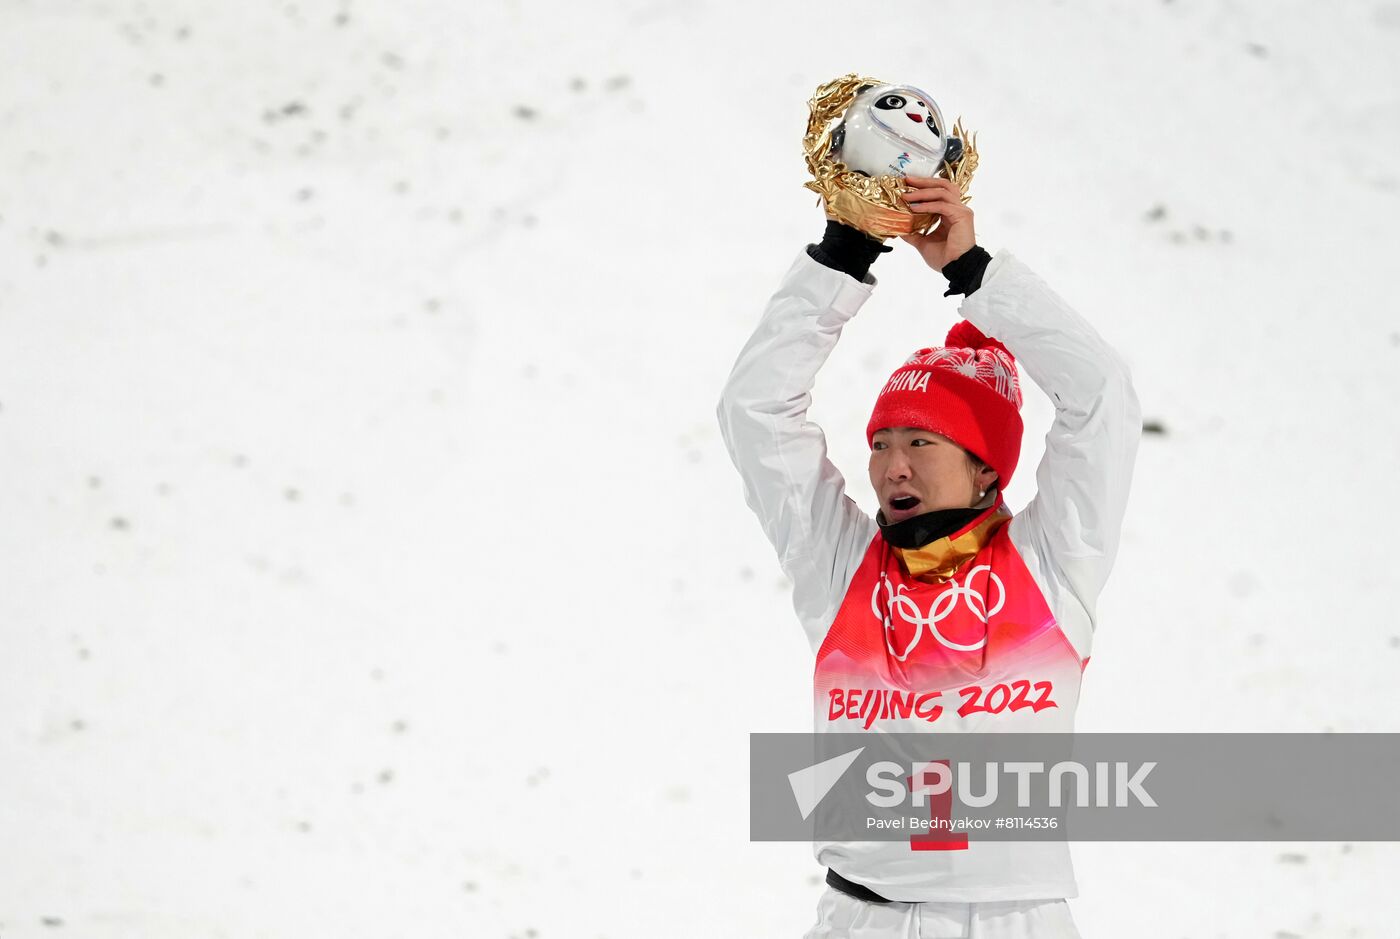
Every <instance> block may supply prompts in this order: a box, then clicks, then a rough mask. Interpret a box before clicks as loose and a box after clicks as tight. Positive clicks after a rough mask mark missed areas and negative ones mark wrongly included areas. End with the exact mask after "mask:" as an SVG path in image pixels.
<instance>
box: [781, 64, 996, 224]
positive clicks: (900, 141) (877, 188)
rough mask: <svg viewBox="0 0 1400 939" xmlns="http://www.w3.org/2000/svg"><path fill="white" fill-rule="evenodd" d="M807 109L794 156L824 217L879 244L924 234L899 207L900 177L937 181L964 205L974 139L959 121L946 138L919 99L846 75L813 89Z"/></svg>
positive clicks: (934, 110) (918, 217) (934, 108)
mask: <svg viewBox="0 0 1400 939" xmlns="http://www.w3.org/2000/svg"><path fill="white" fill-rule="evenodd" d="M807 107H808V109H809V111H810V114H809V116H808V119H807V134H806V136H804V137H803V138H802V149H803V150H804V151H805V152H806V155H807V169H808V170H810V171H811V173H812V179H811V181H810V182H807V183H805V184H804V185H805V186H806V188H807V189H810V190H812V191H813V192H815V193H817V194H818V195H820V196H821V197H822V203H823V204H824V205H825V207H826V215H827V218H833V219H836V220H837V221H839V222H844V223H845V224H847V225H850V226H852V227H853V228H858V229H860V230H861V231H863V232H865V233H866V234H867V235H870V236H871V237H873V238H878V239H880V240H884V239H885V238H893V237H897V236H899V235H909V234H914V233H917V234H927V233H928V230H929V229H930V228H931V227H933V224H934V217H933V216H932V215H922V214H918V213H915V212H913V211H911V210H910V209H909V207H908V206H907V205H905V203H904V200H903V198H902V197H901V195H900V190H901V189H902V188H903V185H904V177H905V176H943V177H945V178H947V179H951V180H952V181H953V182H954V183H956V184H957V186H958V189H959V190H960V191H961V192H962V201H963V202H967V201H968V200H969V198H970V197H969V196H968V194H967V188H968V185H969V184H970V183H971V182H972V173H973V171H974V170H976V169H977V140H976V135H974V136H973V137H972V138H971V139H969V138H968V136H967V133H966V132H965V131H964V130H963V127H962V122H961V120H960V121H959V122H958V126H956V127H954V128H953V129H952V130H951V132H950V131H949V129H948V127H947V125H946V124H944V122H943V112H942V111H940V110H939V109H938V104H937V102H935V101H934V100H933V98H932V97H930V96H929V95H928V94H926V93H925V92H923V91H920V90H919V89H918V88H915V87H913V86H912V85H895V84H890V83H889V82H883V81H880V80H879V79H877V78H869V77H865V76H861V75H856V74H854V73H852V74H850V75H846V76H844V77H842V78H838V79H836V80H835V81H829V82H827V83H826V84H824V85H821V86H819V87H818V88H817V90H816V92H815V93H814V94H813V95H812V98H811V100H810V101H808V102H807ZM838 119H839V123H838V124H837V125H836V126H835V127H832V122H833V121H836V120H838Z"/></svg>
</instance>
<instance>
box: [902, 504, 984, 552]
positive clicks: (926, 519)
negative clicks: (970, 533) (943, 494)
mask: <svg viewBox="0 0 1400 939" xmlns="http://www.w3.org/2000/svg"><path fill="white" fill-rule="evenodd" d="M987 508H988V507H987V506H985V505H984V506H982V507H981V508H975V507H974V508H967V509H937V510H935V511H933V512H925V513H924V514H923V515H915V516H914V517H913V518H906V519H905V520H904V521H902V522H895V523H894V524H893V525H890V524H887V523H886V522H885V510H884V509H881V510H880V511H878V512H876V513H875V523H876V524H877V525H879V526H880V534H881V535H883V536H884V538H885V541H886V542H888V543H889V544H892V545H894V546H895V547H896V548H922V547H923V546H924V545H926V544H928V543H930V542H933V541H937V540H938V539H939V538H946V537H948V536H949V535H951V534H952V533H953V532H955V531H957V530H958V529H959V528H962V527H963V526H964V525H966V524H967V523H968V522H970V521H972V520H973V519H974V518H976V517H977V516H979V515H981V514H982V513H983V512H985V511H987Z"/></svg>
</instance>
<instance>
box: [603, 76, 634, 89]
mask: <svg viewBox="0 0 1400 939" xmlns="http://www.w3.org/2000/svg"><path fill="white" fill-rule="evenodd" d="M630 84H632V79H631V77H630V76H627V75H613V76H612V77H611V78H609V79H608V80H607V81H606V82H604V83H603V87H604V88H606V89H607V90H608V91H621V90H622V89H623V88H626V87H627V86H628V85H630Z"/></svg>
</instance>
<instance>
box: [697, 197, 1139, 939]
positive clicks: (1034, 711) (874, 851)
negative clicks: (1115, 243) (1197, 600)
mask: <svg viewBox="0 0 1400 939" xmlns="http://www.w3.org/2000/svg"><path fill="white" fill-rule="evenodd" d="M906 182H907V187H906V191H905V193H904V198H905V201H906V202H907V203H908V204H909V206H910V207H911V208H912V209H914V210H915V211H917V212H921V213H929V214H933V215H935V216H937V217H938V219H939V222H938V226H937V227H936V228H935V229H934V230H933V231H932V232H931V233H929V234H927V235H908V236H904V237H903V239H902V240H904V241H905V242H906V243H908V244H909V245H911V246H912V247H913V248H915V249H916V250H917V251H918V252H919V254H920V255H921V256H922V258H923V259H924V261H925V262H926V263H927V264H928V266H929V267H931V268H933V269H934V270H935V271H939V272H941V273H942V274H943V275H944V276H945V277H946V278H947V280H948V285H949V286H948V290H947V292H946V293H945V294H944V295H945V296H951V295H955V294H963V295H965V299H964V300H963V301H962V303H961V305H960V307H959V313H960V314H961V315H962V317H964V319H963V321H961V322H959V323H957V324H956V325H954V327H953V328H952V330H951V331H950V332H949V333H948V337H947V339H946V340H945V342H944V344H943V345H942V346H932V347H929V348H924V349H920V350H918V351H917V352H915V353H914V354H913V355H912V356H910V357H909V358H908V359H907V360H906V361H905V362H904V364H903V365H901V366H900V367H899V368H898V369H896V370H895V372H894V373H893V374H892V375H891V376H890V378H889V380H888V381H887V382H885V384H884V385H883V386H882V387H881V388H880V389H879V390H878V393H877V394H876V396H875V403H874V408H873V411H872V414H871V417H870V420H869V423H868V425H867V427H866V440H867V442H868V444H869V445H870V466H869V472H870V484H871V486H872V487H873V488H874V490H875V496H876V499H877V500H878V503H879V510H878V511H877V512H876V514H875V518H874V519H872V518H870V517H869V516H868V515H866V514H865V512H864V511H862V510H861V508H860V507H859V506H857V505H856V503H855V502H854V501H853V500H852V499H851V498H850V497H849V496H847V495H846V492H845V481H844V479H843V478H842V476H841V473H840V472H839V471H838V470H837V469H836V467H835V466H834V465H832V463H831V462H830V461H829V460H828V459H827V454H826V440H825V437H824V436H823V433H822V430H821V428H820V427H818V426H817V425H816V424H815V423H813V422H812V421H810V420H808V419H807V408H808V406H809V405H810V403H811V394H810V392H811V389H812V385H813V383H814V381H815V378H816V375H817V371H818V370H819V369H820V368H821V366H822V364H823V363H824V362H825V361H826V358H827V356H828V355H830V353H831V350H832V349H833V348H834V347H835V345H836V342H837V340H838V339H839V338H840V336H841V331H842V329H843V328H844V327H845V326H846V324H847V323H848V322H849V321H850V320H851V319H852V318H853V317H854V316H855V315H856V313H857V312H858V311H859V310H860V309H861V307H862V306H863V305H864V303H865V302H866V300H868V299H869V298H870V295H871V294H872V293H873V292H874V289H875V287H876V286H877V281H876V280H875V278H874V277H873V276H872V275H871V274H870V273H869V270H870V266H871V264H872V263H873V262H874V260H875V259H876V258H877V257H878V256H879V255H880V254H881V253H883V252H887V251H890V250H893V249H892V248H891V247H887V246H884V245H883V243H882V242H879V241H876V240H874V239H872V238H870V237H868V236H866V235H865V234H863V233H862V232H859V231H857V230H856V229H854V228H850V227H847V226H845V225H842V224H840V223H838V222H835V221H830V222H828V224H827V228H826V232H825V235H824V236H823V238H822V241H821V243H820V244H815V245H808V246H807V248H806V250H805V251H803V252H802V253H801V254H799V255H798V257H797V259H796V260H795V261H794V262H793V264H792V267H791V268H790V269H789V271H788V273H787V275H786V277H785V278H784V279H783V281H782V283H781V284H780V286H779V288H778V291H777V293H775V294H774V295H773V297H772V298H771V300H770V301H769V303H768V306H767V309H766V310H765V311H764V313H763V317H762V319H761V320H760V322H759V324H758V328H757V329H756V330H755V332H754V334H753V337H752V338H751V339H750V340H749V342H748V344H747V345H745V347H744V349H743V351H742V352H741V353H740V354H739V358H738V361H737V362H736V363H735V366H734V370H733V372H732V374H731V375H730V377H729V380H728V382H727V383H726V385H725V387H724V391H723V394H722V396H721V400H720V403H719V409H718V415H719V422H720V428H721V432H722V434H723V437H724V441H725V445H726V447H727V448H728V450H729V453H730V456H731V458H732V459H733V461H734V464H735V466H736V467H737V468H738V470H739V473H740V475H741V476H742V478H743V484H744V492H745V498H746V500H747V502H748V505H749V507H750V508H751V509H752V510H753V511H754V512H755V514H757V516H758V519H759V522H760V523H761V524H762V526H763V530H764V532H765V533H766V535H767V536H768V539H769V541H770V542H771V543H772V544H773V547H774V548H775V549H776V550H777V553H778V559H779V562H780V564H781V565H782V568H783V570H784V571H785V572H786V573H787V575H788V577H789V578H790V579H791V581H792V583H793V604H794V607H795V609H796V612H797V617H798V619H799V621H800V622H801V624H802V627H803V629H804V630H805V631H806V634H807V638H808V640H809V641H810V643H811V647H812V650H813V651H814V653H815V654H816V669H815V673H814V719H815V722H816V729H817V731H818V732H846V733H849V732H863V731H871V732H922V733H940V734H946V733H1001V732H1050V733H1068V732H1070V731H1072V729H1073V721H1074V711H1075V706H1076V704H1077V702H1078V699H1079V687H1080V676H1081V674H1082V672H1083V669H1084V666H1085V665H1086V664H1087V663H1088V661H1089V650H1090V643H1091V641H1092V639H1093V634H1094V628H1095V625H1096V615H1095V602H1096V600H1097V598H1098V596H1099V593H1100V591H1101V590H1102V588H1103V586H1104V582H1105V580H1106V578H1107V577H1108V574H1109V571H1110V569H1111V568H1112V566H1113V560H1114V556H1115V554H1116V552H1117V548H1118V540H1119V532H1120V528H1121V524H1122V519H1123V513H1124V509H1125V506H1126V503H1127V497H1128V488H1129V482H1130V480H1131V477H1132V469H1133V462H1134V458H1135V456H1136V452H1137V442H1138V438H1139V436H1140V434H1141V429H1142V419H1141V412H1140V410H1139V407H1138V401H1137V397H1136V395H1135V393H1134V391H1133V386H1132V382H1131V378H1130V376H1129V372H1128V368H1127V366H1126V364H1125V363H1124V361H1123V360H1122V358H1121V357H1120V356H1119V355H1118V354H1117V353H1116V352H1115V351H1114V350H1113V349H1112V348H1111V347H1110V346H1109V345H1108V344H1107V343H1106V342H1105V341H1104V340H1103V339H1102V338H1101V337H1100V336H1099V335H1098V333H1097V332H1095V330H1094V328H1093V327H1092V326H1090V325H1089V323H1087V322H1086V321H1085V320H1084V319H1083V318H1082V317H1080V316H1079V315H1078V314H1077V313H1075V312H1074V311H1073V310H1072V309H1070V307H1069V306H1068V305H1067V304H1066V303H1065V302H1064V301H1063V300H1062V299H1061V298H1060V297H1059V296H1057V295H1056V294H1055V293H1054V292H1052V291H1051V290H1050V288H1049V287H1047V286H1046V284H1045V283H1044V282H1043V281H1042V280H1041V279H1040V278H1039V277H1038V276H1037V275H1036V274H1035V273H1033V272H1032V271H1031V270H1030V269H1029V268H1028V267H1027V266H1026V265H1025V264H1024V263H1022V262H1021V261H1020V260H1018V259H1017V258H1015V257H1014V256H1012V255H1011V254H1009V253H1008V252H1006V251H1001V252H999V253H997V254H996V256H992V255H990V254H988V252H987V251H985V250H984V249H982V248H981V247H979V246H978V245H977V239H976V234H975V231H974V226H973V213H972V210H971V209H969V208H968V207H967V206H965V205H963V203H962V201H961V199H960V196H959V192H958V189H957V187H956V186H955V185H954V184H953V183H951V182H950V181H948V180H945V179H932V178H922V177H909V178H908V179H907V180H906ZM1018 362H1019V364H1020V366H1021V367H1023V368H1024V369H1025V371H1026V373H1027V374H1028V375H1029V376H1030V377H1031V379H1033V380H1034V381H1035V383H1036V384H1037V385H1038V386H1039V387H1040V388H1041V389H1042V390H1043V391H1044V392H1045V393H1046V394H1047V395H1048V396H1049V398H1050V401H1051V402H1052V403H1053V404H1054V407H1055V418H1054V422H1053V424H1052V425H1051V427H1050V431H1049V434H1048V435H1047V436H1046V438H1045V455H1044V457H1043V458H1042V460H1041V462H1040V465H1039V467H1037V469H1036V479H1035V489H1036V493H1035V496H1034V498H1032V499H1031V500H1030V503H1029V504H1028V505H1027V506H1026V507H1025V508H1024V509H1023V510H1022V511H1020V512H1018V513H1016V514H1015V515H1014V516H1013V515H1012V514H1011V513H1010V511H1009V509H1008V508H1007V506H1006V503H1005V501H1004V498H1003V494H1004V493H1005V491H1006V489H1007V487H1008V486H1009V485H1010V484H1011V482H1012V480H1013V478H1014V477H1015V473H1016V469H1017V461H1018V458H1019V456H1020V449H1021V437H1022V423H1021V417H1020V406H1021V387H1020V376H1019V373H1018V369H1017V363H1018ZM815 850H816V856H817V860H818V862H819V863H820V864H821V865H822V866H824V867H826V868H827V875H826V883H827V887H826V889H825V891H824V893H823V894H822V896H821V898H820V900H819V902H818V906H817V923H816V925H815V926H814V927H813V928H812V929H811V930H810V931H809V932H808V933H807V939H836V937H840V939H877V937H879V939H885V937H909V939H914V937H921V939H929V937H944V936H949V937H951V936H960V937H993V936H995V937H999V939H1008V937H1020V936H1034V937H1037V939H1044V937H1075V936H1078V932H1077V930H1076V929H1075V926H1074V922H1073V920H1072V918H1071V916H1070V912H1069V908H1068V904H1067V903H1066V899H1067V898H1071V897H1074V896H1075V895H1076V893H1077V888H1076V885H1075V880H1074V873H1073V869H1072V867H1071V864H1070V858H1069V851H1068V846H1067V844H1065V842H1064V841H1063V840H1061V841H1054V842H1040V841H1038V842H1011V841H995V840H990V841H989V840H983V841H980V842H979V841H978V840H977V839H976V838H975V836H974V837H972V838H971V839H969V840H968V841H967V842H966V843H965V844H962V845H961V846H958V847H956V848H950V849H948V850H920V851H914V850H911V845H910V844H909V843H907V842H898V841H879V842H821V841H819V842H817V843H816V845H815Z"/></svg>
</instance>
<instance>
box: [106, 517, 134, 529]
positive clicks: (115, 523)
mask: <svg viewBox="0 0 1400 939" xmlns="http://www.w3.org/2000/svg"><path fill="white" fill-rule="evenodd" d="M109 524H110V525H111V526H112V527H113V528H115V529H116V530H117V531H128V530H129V529H130V528H131V523H130V522H128V521H127V520H126V519H124V518H122V517H121V516H120V515H116V516H113V518H112V521H111V522H110V523H109Z"/></svg>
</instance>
